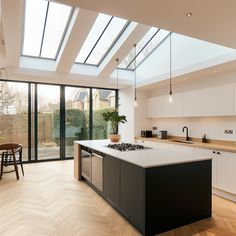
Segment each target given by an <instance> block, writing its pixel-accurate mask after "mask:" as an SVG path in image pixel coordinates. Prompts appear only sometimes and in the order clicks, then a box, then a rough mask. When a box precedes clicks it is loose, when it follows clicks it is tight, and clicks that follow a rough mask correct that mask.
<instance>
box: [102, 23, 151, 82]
mask: <svg viewBox="0 0 236 236" xmlns="http://www.w3.org/2000/svg"><path fill="white" fill-rule="evenodd" d="M131 24H132V25H131V26H130V28H131V27H132V29H131V30H130V29H129V28H127V30H129V33H128V35H127V36H126V37H120V39H119V40H118V41H117V42H116V45H115V46H114V47H113V48H112V49H111V51H110V52H109V53H108V55H107V56H106V58H105V59H104V60H103V62H102V63H101V65H100V66H99V70H100V72H99V76H101V77H109V76H110V75H111V73H112V72H113V71H114V70H115V68H116V67H117V63H116V59H117V58H118V59H119V62H122V61H123V59H124V58H125V57H126V56H127V54H128V53H129V52H130V51H131V50H132V48H133V47H134V44H137V43H138V42H139V41H140V40H141V39H142V38H143V36H144V35H145V34H146V33H147V32H148V30H149V29H150V28H151V27H150V26H146V25H142V24H137V23H131ZM124 33H125V32H124Z"/></svg>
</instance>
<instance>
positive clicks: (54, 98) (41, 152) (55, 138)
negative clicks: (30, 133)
mask: <svg viewBox="0 0 236 236" xmlns="http://www.w3.org/2000/svg"><path fill="white" fill-rule="evenodd" d="M37 93H38V159H39V160H42V159H55V158H60V86H54V85H41V84H40V85H38V86H37Z"/></svg>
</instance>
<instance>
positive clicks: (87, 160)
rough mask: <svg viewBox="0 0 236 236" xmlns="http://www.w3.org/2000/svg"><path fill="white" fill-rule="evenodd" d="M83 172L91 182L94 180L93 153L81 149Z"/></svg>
mask: <svg viewBox="0 0 236 236" xmlns="http://www.w3.org/2000/svg"><path fill="white" fill-rule="evenodd" d="M81 166H82V167H81V172H82V176H83V177H84V178H85V179H87V180H88V181H89V182H91V180H92V153H91V151H90V150H89V149H87V148H82V149H81Z"/></svg>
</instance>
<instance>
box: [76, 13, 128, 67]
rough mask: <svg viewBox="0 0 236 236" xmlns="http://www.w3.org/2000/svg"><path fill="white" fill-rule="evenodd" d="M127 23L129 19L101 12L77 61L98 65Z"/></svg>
mask: <svg viewBox="0 0 236 236" xmlns="http://www.w3.org/2000/svg"><path fill="white" fill-rule="evenodd" d="M127 24H128V21H127V20H124V19H121V18H118V17H112V16H109V15H105V14H99V15H98V17H97V19H96V21H95V23H94V25H93V27H92V29H91V31H90V32H89V34H88V37H87V39H86V40H85V42H84V45H83V47H82V48H81V50H80V52H79V54H78V56H77V58H76V60H75V62H77V63H86V64H92V65H96V66H98V65H99V64H100V63H101V61H102V60H103V58H104V57H105V56H106V54H107V53H108V52H109V50H110V48H111V47H112V46H113V45H114V43H115V42H116V40H117V39H118V38H119V36H120V35H121V34H122V33H123V31H124V30H125V28H126V26H127Z"/></svg>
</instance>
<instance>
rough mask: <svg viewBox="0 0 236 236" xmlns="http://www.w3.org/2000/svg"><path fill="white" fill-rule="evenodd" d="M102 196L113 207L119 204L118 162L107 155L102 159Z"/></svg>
mask: <svg viewBox="0 0 236 236" xmlns="http://www.w3.org/2000/svg"><path fill="white" fill-rule="evenodd" d="M103 194H104V196H105V197H106V199H107V200H108V201H109V202H110V203H111V204H113V205H115V206H119V204H120V160H119V159H117V158H114V157H111V156H109V155H104V157H103Z"/></svg>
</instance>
